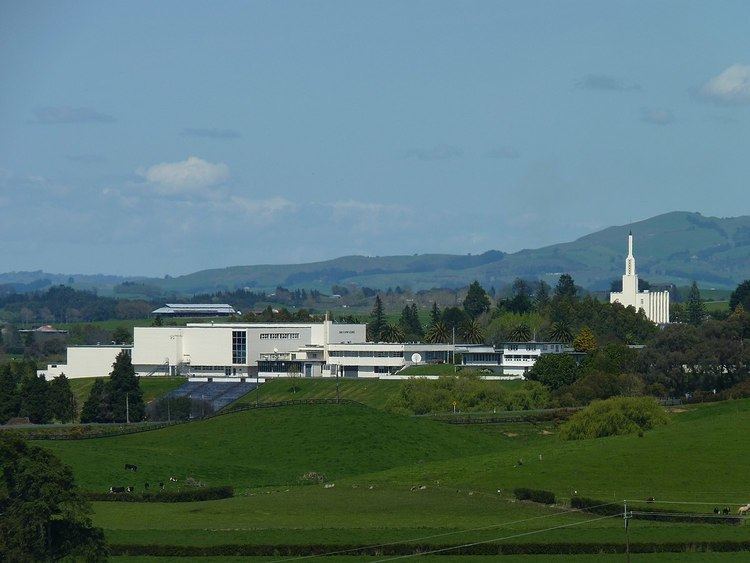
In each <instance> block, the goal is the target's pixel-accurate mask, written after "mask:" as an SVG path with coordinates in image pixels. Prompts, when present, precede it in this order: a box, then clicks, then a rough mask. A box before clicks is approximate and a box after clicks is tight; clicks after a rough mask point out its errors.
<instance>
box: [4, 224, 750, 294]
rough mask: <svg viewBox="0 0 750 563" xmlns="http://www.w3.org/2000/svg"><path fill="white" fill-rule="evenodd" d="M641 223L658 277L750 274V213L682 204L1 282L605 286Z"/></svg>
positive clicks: (681, 279) (737, 278)
mask: <svg viewBox="0 0 750 563" xmlns="http://www.w3.org/2000/svg"><path fill="white" fill-rule="evenodd" d="M631 230H632V231H633V234H634V235H635V250H636V258H637V264H638V271H639V273H640V275H641V276H642V277H643V278H646V279H648V280H649V281H650V282H652V283H657V284H665V283H674V284H676V285H689V284H690V283H691V282H692V281H693V280H696V281H697V282H698V283H699V284H700V285H701V286H702V287H706V288H710V287H715V288H721V289H732V288H734V287H735V286H736V285H737V284H738V283H739V282H741V281H742V280H744V279H747V278H750V216H740V217H727V218H718V217H706V216H703V215H701V214H700V213H691V212H684V211H675V212H671V213H665V214H663V215H658V216H656V217H652V218H649V219H645V220H643V221H638V222H635V223H629V224H625V225H619V226H613V227H608V228H606V229H603V230H601V231H597V232H595V233H591V234H589V235H586V236H583V237H581V238H579V239H577V240H575V241H572V242H565V243H560V244H554V245H551V246H546V247H542V248H538V249H525V250H521V251H519V252H514V253H505V252H501V251H499V250H489V251H487V252H485V253H483V254H479V255H471V254H468V255H455V254H415V255H411V256H406V255H404V256H343V257H340V258H335V259H332V260H326V261H321V262H311V263H307V264H280V265H268V264H267V265H253V266H232V267H227V268H217V269H210V270H201V271H198V272H194V273H191V274H186V275H183V276H176V277H169V276H166V277H165V278H143V277H132V278H120V277H116V276H78V275H71V276H68V275H64V274H48V273H45V272H14V273H8V274H0V285H2V284H11V285H15V286H17V287H18V290H19V291H23V290H29V289H38V288H40V287H43V286H45V284H46V285H50V284H52V283H66V282H67V283H70V282H71V280H72V281H73V282H74V284H75V285H76V286H80V287H81V288H94V289H99V290H102V291H104V292H111V291H113V290H114V291H115V293H122V290H120V291H118V287H121V286H119V284H121V283H123V282H124V281H137V282H138V286H139V288H140V290H141V291H143V292H145V293H144V294H149V295H150V296H151V297H157V296H158V295H159V294H163V295H169V294H171V295H175V294H183V295H190V294H195V293H212V292H216V291H225V290H233V289H237V288H245V287H247V288H250V289H253V290H256V291H260V290H263V291H273V290H274V289H275V288H276V287H277V286H283V287H286V288H289V289H295V288H306V289H318V290H321V291H326V292H327V291H330V288H331V286H332V285H334V284H349V283H352V284H356V285H359V286H364V287H371V288H374V289H385V288H388V287H396V286H401V287H410V288H411V289H413V290H420V289H429V288H433V287H448V288H457V287H464V286H466V285H468V284H469V283H470V282H471V281H473V280H475V279H476V280H479V282H480V283H482V285H484V286H486V287H491V286H495V287H500V286H502V285H504V284H507V283H510V282H512V281H513V280H514V279H515V278H516V277H524V278H529V279H545V280H546V281H548V282H551V283H554V282H555V281H556V280H557V277H558V276H559V275H560V274H561V273H569V274H571V275H572V276H573V277H574V278H575V280H576V282H577V283H578V284H579V285H582V286H583V287H586V288H588V289H592V290H602V289H608V288H609V284H610V282H611V281H612V280H614V279H617V278H619V276H620V275H622V268H623V263H624V262H623V261H624V256H625V251H626V242H625V241H626V237H627V234H628V232H629V231H631ZM45 280H46V281H45ZM40 284H41V285H40Z"/></svg>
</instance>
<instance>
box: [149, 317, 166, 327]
mask: <svg viewBox="0 0 750 563" xmlns="http://www.w3.org/2000/svg"><path fill="white" fill-rule="evenodd" d="M151 326H164V321H163V320H162V318H161V315H157V316H155V317H154V320H153V321H151Z"/></svg>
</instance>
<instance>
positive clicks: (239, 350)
mask: <svg viewBox="0 0 750 563" xmlns="http://www.w3.org/2000/svg"><path fill="white" fill-rule="evenodd" d="M232 363H233V364H246V363H247V332H246V331H244V330H233V331H232Z"/></svg>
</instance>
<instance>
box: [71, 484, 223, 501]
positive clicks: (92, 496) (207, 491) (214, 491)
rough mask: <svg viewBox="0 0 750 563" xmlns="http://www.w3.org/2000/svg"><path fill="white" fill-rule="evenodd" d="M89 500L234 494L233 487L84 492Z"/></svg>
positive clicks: (197, 498) (189, 498) (178, 498)
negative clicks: (145, 491) (144, 491)
mask: <svg viewBox="0 0 750 563" xmlns="http://www.w3.org/2000/svg"><path fill="white" fill-rule="evenodd" d="M84 494H85V495H86V498H88V499H89V500H98V501H113V502H196V501H201V500H219V499H223V498H230V497H232V496H234V488H233V487H228V486H227V487H202V488H200V489H191V490H187V491H156V492H153V493H115V494H111V493H84Z"/></svg>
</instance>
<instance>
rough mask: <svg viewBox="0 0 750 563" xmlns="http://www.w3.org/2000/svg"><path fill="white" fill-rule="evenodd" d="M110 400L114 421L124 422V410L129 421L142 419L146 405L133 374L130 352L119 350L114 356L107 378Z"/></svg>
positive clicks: (136, 377)
mask: <svg viewBox="0 0 750 563" xmlns="http://www.w3.org/2000/svg"><path fill="white" fill-rule="evenodd" d="M109 388H110V393H111V401H112V419H113V420H114V422H125V421H126V411H127V412H128V413H129V415H128V417H127V418H129V420H130V422H137V421H139V420H143V417H144V415H145V414H146V406H145V405H144V403H143V391H141V386H140V384H139V382H138V376H136V375H135V369H133V362H132V361H131V360H130V354H126V353H125V352H120V353H119V354H117V357H116V358H115V363H114V364H113V366H112V373H111V374H110V378H109Z"/></svg>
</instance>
